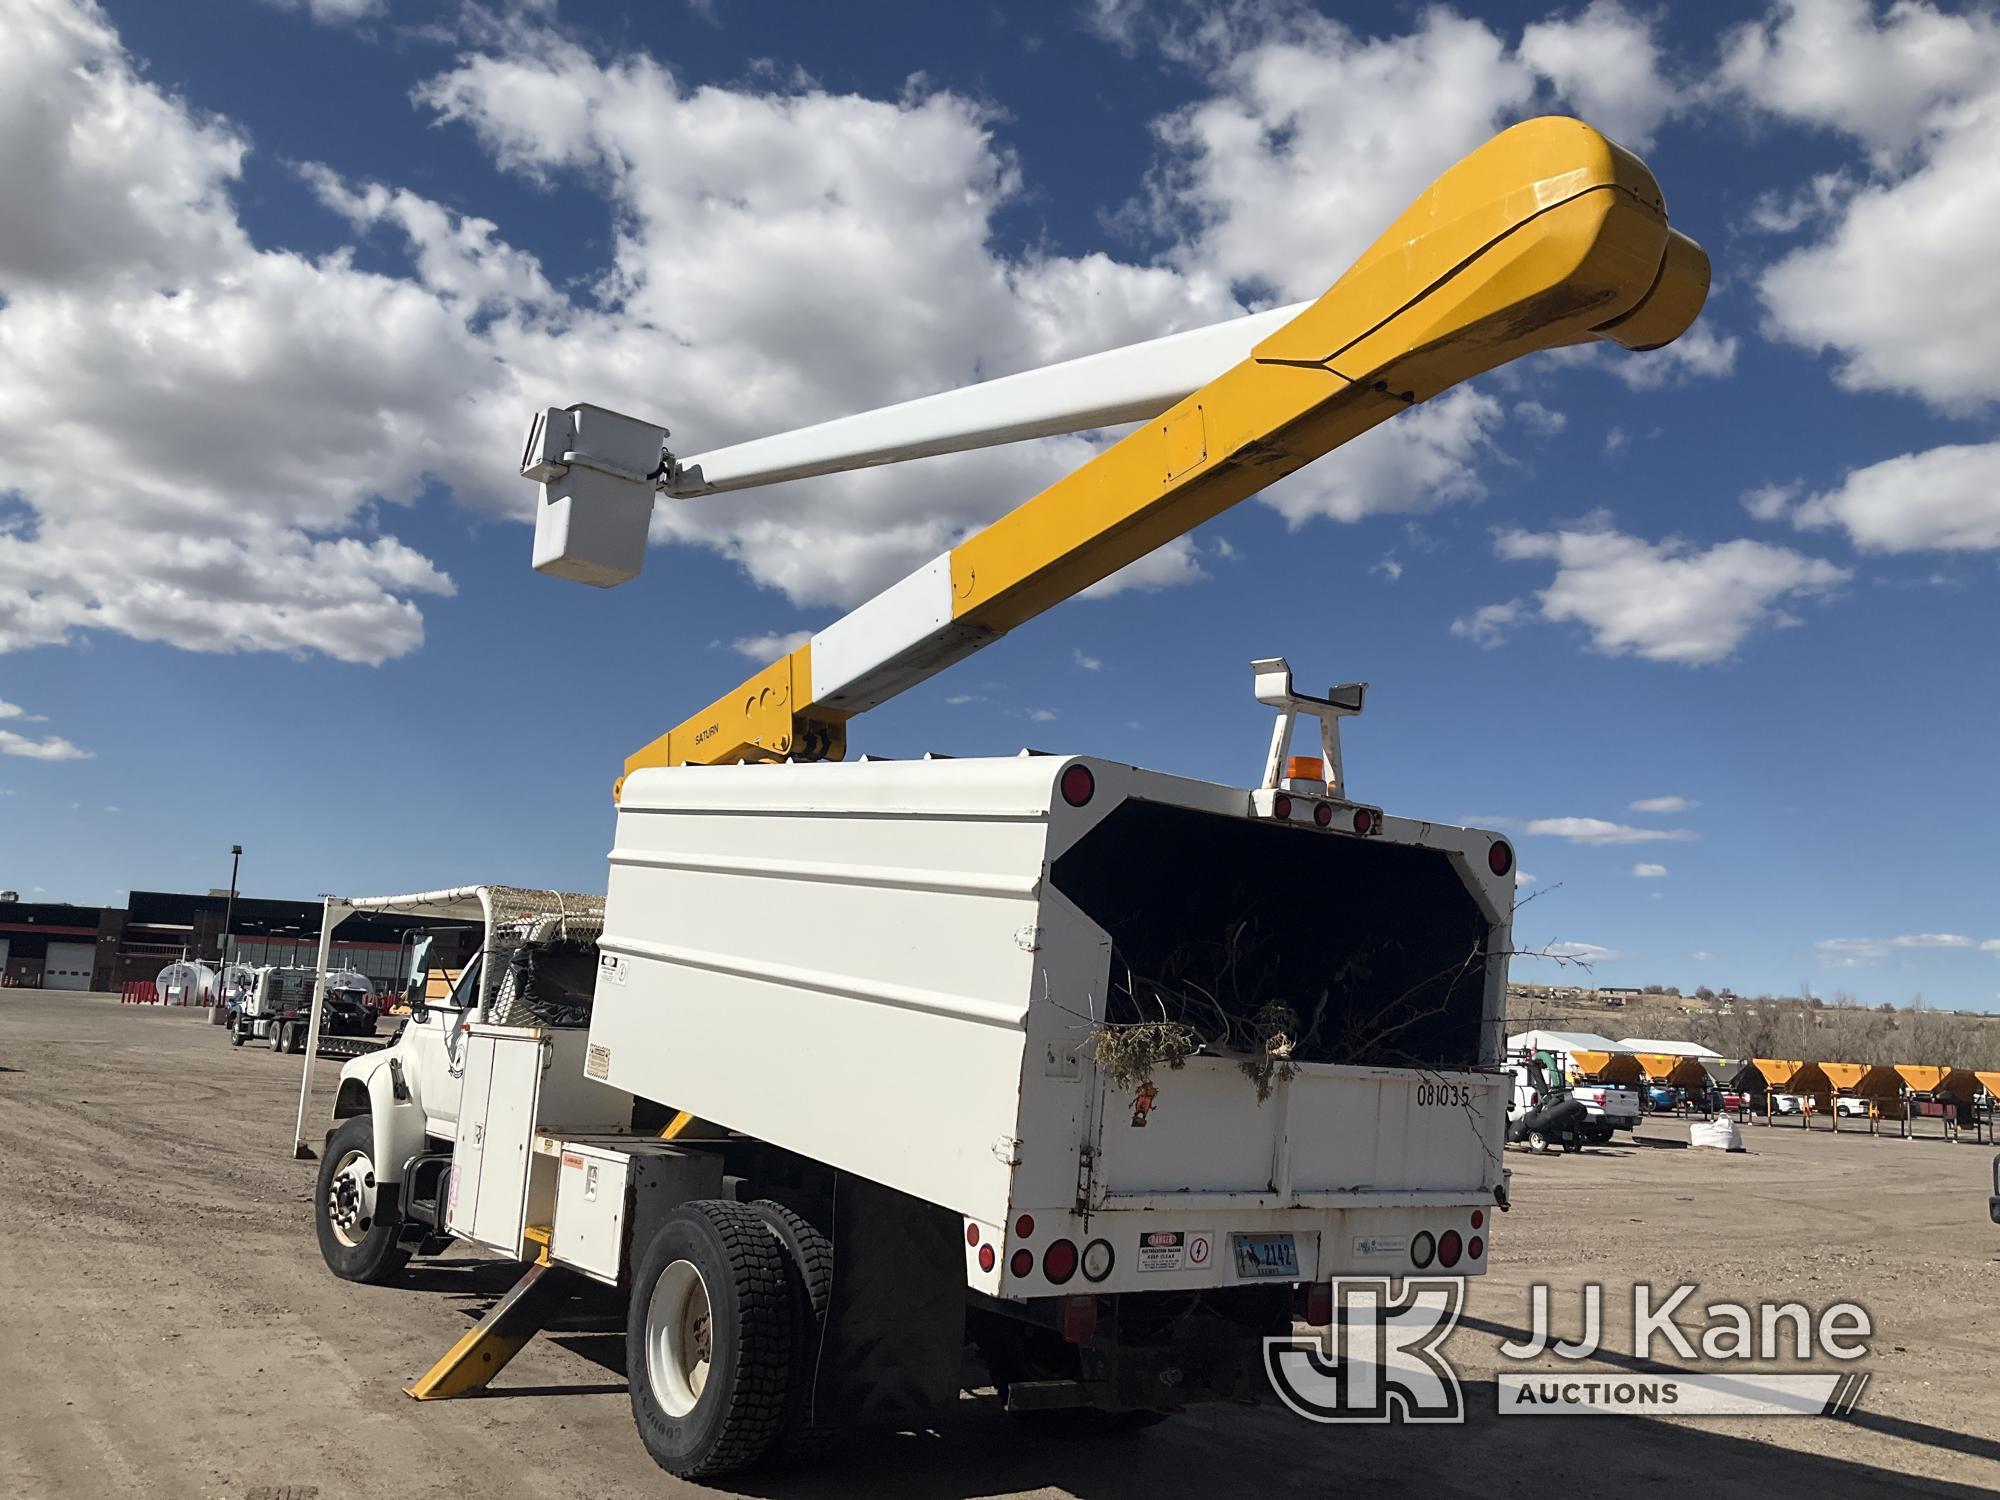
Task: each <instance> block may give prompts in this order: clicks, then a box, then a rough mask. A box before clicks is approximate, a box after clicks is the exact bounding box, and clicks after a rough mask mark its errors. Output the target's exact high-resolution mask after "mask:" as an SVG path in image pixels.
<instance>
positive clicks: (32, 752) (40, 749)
mask: <svg viewBox="0 0 2000 1500" xmlns="http://www.w3.org/2000/svg"><path fill="white" fill-rule="evenodd" d="M47 718H48V716H47V715H46V714H31V713H29V712H28V711H27V710H26V709H25V708H23V707H21V705H20V704H18V703H9V702H8V701H7V700H6V699H5V698H0V719H4V720H7V721H9V722H11V723H15V724H41V723H46V722H47ZM0 755H18V756H21V757H22V758H24V759H26V760H90V759H92V758H93V755H94V752H93V751H89V750H80V749H78V748H77V747H76V746H75V745H73V744H71V743H70V742H69V741H68V740H66V739H64V738H63V737H62V736H61V735H55V734H52V735H46V736H44V737H43V738H41V739H36V738H34V737H33V736H31V735H25V734H21V733H19V732H18V731H16V730H12V729H0ZM10 795H11V793H10Z"/></svg>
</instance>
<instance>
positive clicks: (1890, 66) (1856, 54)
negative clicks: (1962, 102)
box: [1720, 0, 2000, 154]
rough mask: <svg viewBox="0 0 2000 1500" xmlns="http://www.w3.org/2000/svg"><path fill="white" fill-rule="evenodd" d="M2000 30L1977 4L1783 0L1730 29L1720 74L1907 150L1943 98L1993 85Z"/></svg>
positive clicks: (1779, 102)
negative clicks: (1954, 7)
mask: <svg viewBox="0 0 2000 1500" xmlns="http://www.w3.org/2000/svg"><path fill="white" fill-rule="evenodd" d="M1996 67H2000V31H1997V30H1996V28H1995V26H1994V23H1993V21H1992V19H1991V18H1990V17H1989V16H1987V15H1984V14H1982V13H1980V12H1979V11H1977V10H1974V11H1972V12H1971V13H1970V14H1966V15H1950V14H1947V13H1946V12H1944V11H1942V10H1939V9H1938V8H1937V7H1936V6H1933V5H1930V4H1926V3H1923V0H1900V3H1897V4H1892V5H1890V6H1889V7H1888V8H1887V9H1886V11H1883V12H1881V13H1879V19H1878V12H1877V11H1876V8H1875V6H1874V5H1873V4H1871V3H1869V0H1781V3H1780V4H1778V5H1776V6H1774V7H1773V9H1772V12H1771V14H1770V16H1769V17H1767V18H1766V19H1764V20H1761V21H1756V22H1752V23H1750V24H1748V25H1746V26H1742V27H1739V28H1738V29H1737V30H1735V31H1734V32H1732V33H1731V34H1730V35H1729V36H1728V38H1726V40H1725V42H1724V47H1723V61H1722V66H1721V69H1720V80H1721V82H1722V84H1723V85H1724V86H1725V87H1727V88H1729V89H1732V90H1734V91H1735V92H1736V93H1737V94H1738V95H1739V96H1740V97H1741V99H1742V100H1743V101H1744V102H1745V103H1746V104H1747V105H1749V106H1750V107H1751V108H1753V109H1756V110H1759V111H1763V112H1767V113H1770V114H1774V115H1777V116H1779V117H1780V118H1783V119H1788V120H1796V121H1801V122H1804V123H1807V124H1811V125H1817V126H1820V127H1822V128H1825V129H1829V130H1838V131H1841V132H1843V133H1845V134H1848V135H1852V136H1855V137H1857V138H1858V139H1860V140H1861V141H1863V142H1865V143H1866V144H1867V145H1869V146H1870V147H1871V148H1873V149H1875V150H1877V151H1880V152H1884V153H1890V154H1893V153H1896V152H1901V151H1904V150H1907V149H1908V148H1909V147H1910V146H1911V145H1912V144H1913V143H1914V142H1915V141H1916V140H1917V138H1918V137H1919V136H1920V135H1921V134H1922V133H1923V132H1924V131H1925V129H1926V128H1927V127H1928V126H1929V125H1930V123H1931V122H1932V119H1933V116H1934V114H1935V111H1936V110H1937V108H1938V106H1939V105H1940V104H1941V103H1943V102H1945V101H1948V100H1951V99H1954V98H1958V97H1962V96H1964V95H1965V94H1967V93H1976V92H1979V91H1981V90H1983V89H1985V88H1986V87H1989V86H1990V85H1991V84H1992V82H1993V79H1994V76H1995V75H1994V69H1995V68H1996Z"/></svg>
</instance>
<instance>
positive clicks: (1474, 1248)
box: [1465, 1234, 1486, 1260]
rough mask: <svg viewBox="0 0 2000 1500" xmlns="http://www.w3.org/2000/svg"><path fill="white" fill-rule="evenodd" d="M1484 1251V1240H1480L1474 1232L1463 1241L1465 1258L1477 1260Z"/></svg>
mask: <svg viewBox="0 0 2000 1500" xmlns="http://www.w3.org/2000/svg"><path fill="white" fill-rule="evenodd" d="M1485 1253H1486V1241H1484V1240H1482V1239H1481V1238H1480V1237H1479V1236H1478V1235H1476V1234H1475V1235H1474V1236H1473V1237H1472V1238H1471V1239H1469V1240H1467V1241H1466V1242H1465V1258H1466V1259H1467V1260H1478V1259H1479V1257H1480V1256H1482V1255H1484V1254H1485Z"/></svg>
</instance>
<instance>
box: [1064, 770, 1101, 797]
mask: <svg viewBox="0 0 2000 1500" xmlns="http://www.w3.org/2000/svg"><path fill="white" fill-rule="evenodd" d="M1096 795H1097V778H1096V777H1095V776H1093V775H1092V774H1091V771H1090V767H1089V766H1080V765H1079V766H1071V767H1070V768H1069V769H1068V770H1066V771H1064V772H1063V773H1062V799H1063V801H1065V802H1067V803H1068V804H1069V805H1070V806H1071V807H1082V806H1083V805H1084V804H1085V803H1086V802H1088V801H1089V800H1090V799H1091V798H1092V797H1095V796H1096Z"/></svg>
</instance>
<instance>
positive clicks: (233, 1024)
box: [224, 964, 376, 1052]
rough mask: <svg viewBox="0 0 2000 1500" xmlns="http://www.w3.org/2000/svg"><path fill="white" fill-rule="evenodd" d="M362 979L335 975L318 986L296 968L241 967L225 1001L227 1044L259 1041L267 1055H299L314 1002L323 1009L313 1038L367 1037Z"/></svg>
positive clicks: (369, 1019) (370, 1030)
mask: <svg viewBox="0 0 2000 1500" xmlns="http://www.w3.org/2000/svg"><path fill="white" fill-rule="evenodd" d="M370 989H371V986H370V984H369V982H368V980H367V977H366V976H365V975H361V974H355V973H349V972H346V971H336V972H335V973H333V974H332V975H330V976H328V977H327V979H326V982H325V983H321V982H320V976H319V971H318V970H315V969H310V968H305V967H302V966H298V965H284V964H265V965H259V966H257V967H255V968H246V969H245V971H244V972H243V974H242V975H241V980H240V983H239V984H238V985H236V986H234V987H233V992H232V993H231V995H230V998H229V1000H228V1001H227V1002H226V1013H225V1015H224V1022H225V1024H226V1025H227V1027H228V1030H229V1043H230V1045H231V1046H233V1047H241V1046H242V1045H243V1044H244V1043H245V1042H252V1041H257V1042H263V1043H265V1044H266V1045H267V1046H269V1047H270V1049H271V1050H272V1051H273V1052H303V1051H304V1050H305V1046H306V1032H307V1030H308V1029H309V1023H310V1021H311V1018H312V1010H313V1007H314V1005H315V1004H317V1005H320V1006H322V1007H324V1009H325V1016H324V1018H323V1019H322V1021H321V1023H320V1026H319V1035H320V1036H321V1037H322V1038H328V1037H343V1038H347V1037H372V1036H374V1035H375V1022H376V1017H375V1011H374V1009H373V1007H372V1006H371V1005H370V1004H369V993H370Z"/></svg>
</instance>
